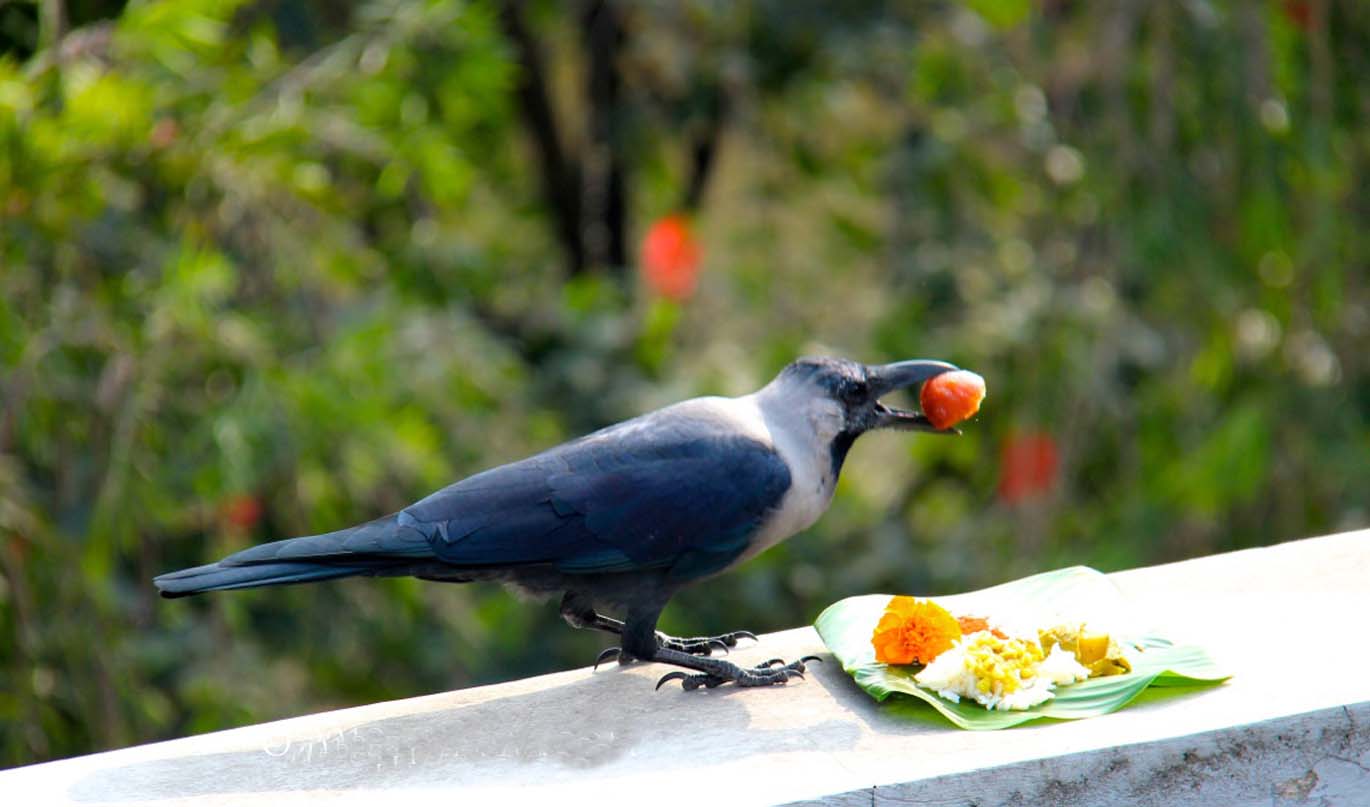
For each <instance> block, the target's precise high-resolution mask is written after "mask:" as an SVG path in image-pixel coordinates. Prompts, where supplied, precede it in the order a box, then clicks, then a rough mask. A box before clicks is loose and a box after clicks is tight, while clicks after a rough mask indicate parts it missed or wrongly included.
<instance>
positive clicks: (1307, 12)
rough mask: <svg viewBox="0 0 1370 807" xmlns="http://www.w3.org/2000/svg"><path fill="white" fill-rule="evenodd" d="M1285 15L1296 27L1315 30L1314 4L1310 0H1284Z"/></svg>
mask: <svg viewBox="0 0 1370 807" xmlns="http://www.w3.org/2000/svg"><path fill="white" fill-rule="evenodd" d="M1282 5H1283V7H1284V16H1285V18H1287V19H1288V20H1289V21H1290V22H1292V23H1293V24H1294V25H1295V26H1296V27H1298V28H1300V29H1302V30H1304V31H1311V30H1313V4H1312V3H1310V2H1308V0H1284V3H1283V4H1282Z"/></svg>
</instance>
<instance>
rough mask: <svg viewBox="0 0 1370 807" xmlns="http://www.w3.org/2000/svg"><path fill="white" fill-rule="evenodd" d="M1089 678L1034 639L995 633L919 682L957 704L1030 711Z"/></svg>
mask: <svg viewBox="0 0 1370 807" xmlns="http://www.w3.org/2000/svg"><path fill="white" fill-rule="evenodd" d="M1088 677H1089V670H1088V669H1086V668H1085V667H1083V666H1082V665H1081V664H1080V663H1079V662H1078V661H1076V659H1075V655H1074V654H1073V653H1071V652H1070V651H1068V650H1063V649H1062V648H1061V647H1060V646H1059V645H1058V646H1056V647H1053V648H1052V651H1051V653H1049V654H1048V653H1043V651H1042V646H1041V645H1040V644H1038V643H1037V642H1035V641H1032V640H1030V639H1020V638H1009V639H1000V638H999V637H998V636H995V635H994V634H993V633H991V632H989V631H985V630H982V631H976V632H975V633H972V634H970V635H969V636H965V637H963V638H962V639H960V640H959V641H958V642H956V644H954V645H952V647H951V649H950V650H947V651H944V652H943V653H942V654H941V655H939V656H938V657H937V658H935V659H933V661H932V663H931V664H929V665H928V666H926V667H924V668H923V671H922V672H920V673H918V675H916V676H914V680H915V681H917V682H918V684H919V685H921V686H923V687H926V688H928V689H931V690H933V691H934V692H936V693H937V694H938V695H940V696H942V697H944V698H946V699H947V700H949V701H952V702H954V703H959V702H960V700H961V698H963V697H964V698H971V699H974V700H975V701H976V702H977V703H979V704H981V705H983V706H984V707H985V708H986V709H1028V708H1031V707H1033V706H1036V705H1037V704H1039V703H1042V702H1044V701H1047V700H1049V699H1050V698H1051V697H1052V695H1053V692H1052V690H1053V688H1054V687H1055V686H1057V685H1058V684H1071V683H1074V682H1076V681H1083V680H1085V679H1086V678H1088Z"/></svg>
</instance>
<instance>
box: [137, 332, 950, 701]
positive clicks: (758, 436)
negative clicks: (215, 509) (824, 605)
mask: <svg viewBox="0 0 1370 807" xmlns="http://www.w3.org/2000/svg"><path fill="white" fill-rule="evenodd" d="M955 369H957V368H956V367H954V366H953V365H951V364H947V363H946V362H940V361H929V360H911V361H901V362H895V363H893V364H883V365H871V366H868V365H864V364H861V363H858V362H854V361H850V360H847V359H840V358H832V357H804V358H801V359H798V360H796V361H794V362H793V363H791V364H790V365H788V366H787V367H785V368H784V370H782V371H781V372H780V374H779V375H778V376H776V378H775V379H774V380H773V381H771V382H770V383H769V384H767V385H766V386H765V387H763V388H761V389H760V390H758V391H756V392H754V393H751V394H750V395H743V396H741V397H737V398H725V397H706V398H694V399H691V400H688V401H683V402H681V403H677V404H674V405H672V406H668V407H665V408H664V409H659V410H657V411H655V412H650V413H648V414H645V415H642V416H640V417H636V418H633V419H631V420H627V421H624V422H622V423H618V424H616V425H613V426H609V427H607V428H604V429H601V430H599V431H597V432H594V433H592V434H589V435H586V436H584V437H581V438H579V439H576V440H572V441H570V442H568V443H564V444H562V445H559V446H556V447H555V448H551V449H548V450H547V451H544V452H542V453H540V454H537V455H534V456H532V457H529V458H527V459H523V460H519V461H517V462H511V463H509V464H508V465H501V466H499V467H497V468H492V469H490V470H487V471H483V472H481V473H478V474H475V475H474V476H470V477H467V478H466V479H463V480H461V481H459V482H456V483H455V484H452V485H449V486H448V487H446V488H443V489H442V490H439V491H438V492H436V493H434V494H432V495H430V496H428V497H427V498H425V499H422V500H420V501H418V502H416V503H414V504H412V505H410V506H408V507H406V508H404V509H403V510H400V511H399V512H397V513H392V514H390V515H388V516H385V517H383V518H378V519H376V520H374V521H370V522H367V523H365V524H361V525H358V526H355V527H349V528H347V529H343V530H338V531H336V532H329V533H324V534H322V535H312V536H308V537H303V538H291V539H287V540H283V541H276V542H273V543H268V544H262V545H260V546H256V547H252V548H250V549H246V550H243V551H241V552H238V553H236V554H233V555H230V556H228V557H226V558H224V559H223V560H220V561H218V562H216V563H210V564H208V565H205V566H197V567H195V568H192V569H184V570H182V571H177V572H171V573H169V574H164V575H161V576H159V577H157V578H156V579H155V580H154V581H153V582H154V584H155V585H156V586H157V588H158V589H160V591H161V593H162V596H164V597H182V596H187V595H191V594H199V593H201V592H206V591H221V590H226V589H238V588H255V587H258V586H275V585H285V584H289V583H305V582H312V581H318V580H331V579H334V578H340V577H352V576H356V575H368V576H400V575H412V576H414V577H419V578H422V579H424V580H437V581H443V582H452V583H466V582H472V581H477V580H492V581H498V582H501V583H505V584H508V585H510V586H513V587H515V588H517V589H520V590H522V591H524V592H526V593H529V594H532V595H534V596H538V597H548V596H553V595H555V594H558V593H560V594H562V599H561V615H562V617H563V618H564V619H565V620H566V622H568V623H569V624H570V625H572V626H573V627H576V628H592V629H596V630H600V631H605V632H608V633H612V634H617V635H618V636H619V646H616V647H611V648H609V649H607V650H606V651H605V652H604V653H601V654H600V657H599V660H598V661H597V662H596V665H598V664H599V663H600V662H603V661H605V660H607V659H612V658H617V659H618V660H619V661H620V662H621V663H626V662H630V661H633V660H640V661H647V662H660V663H665V664H671V665H675V666H678V667H682V668H685V669H686V670H688V671H689V672H683V671H674V672H671V673H668V674H667V675H665V676H663V677H662V678H661V679H660V681H658V682H657V688H658V689H659V688H660V687H661V686H662V684H664V683H666V682H667V681H671V680H679V681H680V682H681V685H682V686H683V687H684V688H685V689H697V688H699V687H708V688H712V687H716V686H719V685H720V684H724V683H728V682H731V683H733V684H735V685H736V686H741V687H753V686H770V685H775V684H783V683H785V682H787V681H788V680H790V678H792V677H795V676H802V675H803V673H804V671H805V667H804V665H805V662H807V661H812V660H814V657H812V656H810V657H805V658H802V659H799V660H797V661H793V662H789V663H786V662H785V661H784V660H782V659H773V660H771V661H769V662H767V663H765V664H761V665H758V666H755V667H751V668H743V667H739V666H738V665H736V664H733V663H731V662H728V661H726V660H723V659H720V658H714V657H713V656H712V651H713V649H715V648H722V649H724V650H725V651H726V649H727V648H729V647H733V646H735V645H736V644H737V642H738V640H739V639H742V638H748V639H755V638H756V637H755V636H754V635H753V634H751V633H750V632H748V631H741V630H739V631H732V632H729V633H724V634H720V635H718V636H708V637H697V638H683V639H682V638H675V637H671V636H667V635H665V634H663V633H660V632H658V631H657V629H656V625H657V619H658V617H659V616H660V614H661V611H662V609H663V608H664V607H665V606H666V603H667V601H668V600H670V598H671V597H672V596H673V595H674V594H675V593H676V592H677V591H679V590H680V589H681V588H682V587H683V586H686V585H689V584H691V583H695V582H697V581H700V580H704V579H706V578H709V577H712V576H714V575H717V574H719V573H721V572H724V571H726V570H728V569H730V568H732V567H733V566H736V565H737V564H739V563H741V562H742V561H745V560H747V559H748V558H751V557H753V556H754V555H756V554H757V553H759V552H762V551H763V550H765V549H766V548H768V547H770V546H773V545H774V544H776V543H777V542H779V541H782V540H784V539H786V538H788V537H790V536H791V535H794V534H795V533H797V532H799V531H800V530H803V529H805V528H807V527H808V526H809V525H811V524H813V523H814V521H816V520H817V519H818V517H819V516H821V515H822V514H823V512H824V511H825V510H826V509H827V507H828V504H829V502H830V501H831V500H832V494H833V488H834V487H835V485H836V483H837V476H838V474H839V473H840V472H841V470H842V463H843V461H844V460H845V459H846V456H847V452H848V450H849V449H850V448H851V446H852V443H853V442H854V441H855V440H856V438H858V437H860V436H861V435H862V434H865V433H866V432H868V431H872V430H875V429H903V430H915V431H927V432H940V433H954V430H952V429H946V430H939V429H937V428H935V427H934V426H932V424H930V423H929V422H928V420H927V418H926V417H924V416H923V415H922V414H920V413H916V412H909V411H904V410H900V409H895V408H892V407H889V406H886V405H885V404H883V403H881V402H880V398H881V396H883V395H886V394H887V393H890V392H892V391H895V390H899V389H903V388H906V387H911V386H913V385H915V384H918V383H921V382H923V381H926V380H927V379H929V378H932V377H934V376H937V375H939V374H941V373H944V372H948V371H951V370H955ZM615 610H617V611H618V612H619V613H621V614H622V615H623V619H622V621H620V620H618V619H614V618H612V617H610V616H607V615H605V613H601V611H609V612H612V611H615Z"/></svg>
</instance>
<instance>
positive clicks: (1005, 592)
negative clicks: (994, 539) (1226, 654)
mask: <svg viewBox="0 0 1370 807" xmlns="http://www.w3.org/2000/svg"><path fill="white" fill-rule="evenodd" d="M889 599H890V595H888V594H870V595H866V596H862V597H849V598H847V599H845V600H842V601H840V602H837V603H834V604H833V605H830V606H829V607H828V608H827V609H826V610H824V611H823V613H822V614H820V615H819V616H818V620H817V621H816V622H815V623H814V627H815V628H817V629H818V634H819V636H821V637H823V641H824V643H825V644H827V646H828V649H829V650H831V651H832V653H833V655H834V656H836V657H837V660H838V661H840V662H841V664H842V669H844V670H846V671H847V672H848V673H849V674H850V675H851V676H852V678H853V679H854V680H855V681H856V684H857V686H859V687H861V688H862V689H864V690H865V691H866V692H867V693H869V694H870V696H871V697H873V698H875V699H876V700H877V701H880V702H882V703H885V707H884V708H886V709H887V710H889V711H890V712H891V713H892V714H898V715H900V716H906V717H911V718H920V719H921V718H925V717H926V716H927V709H926V708H924V707H922V706H921V705H919V704H918V703H917V701H915V700H910V698H909V697H898V696H911V697H912V698H916V699H917V700H921V701H923V702H924V703H926V704H928V705H930V706H932V708H933V709H935V710H937V711H938V712H939V713H941V714H942V716H943V717H945V718H946V719H947V720H950V721H951V722H952V723H954V724H956V725H957V726H960V727H961V728H963V729H974V730H980V731H984V730H992V729H1004V728H1009V727H1011V726H1017V725H1019V724H1022V723H1026V722H1028V721H1031V720H1040V719H1042V718H1055V719H1058V720H1076V719H1079V718H1083V717H1094V716H1096V715H1103V714H1108V713H1109V712H1114V711H1117V710H1118V709H1121V708H1122V707H1124V706H1126V705H1127V704H1128V703H1131V702H1132V700H1133V699H1134V698H1136V697H1137V696H1138V695H1140V694H1141V693H1142V690H1144V689H1146V688H1147V687H1149V686H1156V687H1178V686H1192V685H1196V684H1216V683H1218V682H1221V681H1224V680H1226V679H1227V678H1228V677H1229V676H1228V675H1227V674H1226V673H1224V672H1222V670H1220V669H1219V668H1218V666H1217V665H1216V664H1214V663H1213V661H1212V659H1210V658H1209V657H1208V654H1207V653H1205V652H1204V650H1203V649H1202V648H1198V647H1194V646H1190V645H1175V644H1172V643H1171V642H1170V641H1168V640H1166V639H1164V638H1161V637H1159V636H1154V635H1149V634H1138V633H1132V632H1130V631H1129V632H1119V631H1118V628H1120V627H1123V626H1125V625H1127V623H1128V621H1129V615H1128V614H1127V613H1126V609H1125V605H1126V603H1125V602H1124V601H1123V597H1122V594H1121V593H1120V592H1119V591H1118V589H1117V588H1116V587H1115V586H1114V585H1113V583H1112V581H1110V580H1109V579H1108V577H1107V576H1105V575H1104V574H1102V573H1100V572H1098V571H1095V570H1094V569H1089V568H1086V567H1083V566H1075V567H1071V568H1068V569H1060V570H1057V571H1053V572H1046V573H1043V574H1038V575H1033V576H1032V577H1026V578H1023V579H1021V580H1015V581H1013V582H1011V583H1005V584H1003V585H1001V586H995V587H994V588H989V589H985V590H983V591H977V592H972V593H970V594H960V595H956V596H951V597H938V598H937V602H938V603H939V604H940V605H942V606H943V607H945V608H947V609H948V610H950V611H951V612H952V613H955V614H975V615H985V614H996V613H1022V612H1023V611H1032V610H1040V611H1042V612H1044V613H1059V614H1071V615H1081V616H1083V617H1087V618H1088V619H1089V620H1090V621H1091V622H1092V623H1095V624H1100V625H1108V626H1110V629H1111V630H1113V631H1115V635H1119V634H1120V633H1121V635H1132V636H1140V638H1136V639H1132V640H1130V643H1132V644H1135V645H1136V646H1137V648H1138V650H1136V651H1134V652H1130V653H1128V659H1129V660H1130V661H1131V662H1132V672H1131V673H1128V674H1127V675H1115V676H1110V677H1107V678H1093V679H1090V680H1088V681H1081V682H1080V683H1078V684H1070V685H1067V686H1062V687H1058V688H1057V689H1056V696H1055V697H1054V698H1052V699H1051V700H1049V701H1047V702H1045V703H1042V704H1039V705H1037V706H1034V707H1033V708H1031V709H1026V710H1023V711H990V710H988V709H985V708H984V707H983V706H981V705H980V704H978V703H974V702H965V701H963V702H961V703H952V702H951V701H948V700H945V699H944V698H942V697H940V696H938V695H937V694H936V693H934V692H931V691H929V690H926V689H923V688H922V687H920V686H918V685H917V684H916V683H915V682H914V680H913V677H914V675H915V674H916V673H917V672H918V668H915V667H906V666H891V665H888V664H881V663H879V662H877V661H876V660H875V649H874V647H872V646H871V641H870V640H871V634H872V633H873V632H874V630H875V625H876V623H877V622H879V621H880V615H881V614H882V613H883V612H884V610H885V605H886V604H887V603H888V602H889ZM891 696H896V697H891Z"/></svg>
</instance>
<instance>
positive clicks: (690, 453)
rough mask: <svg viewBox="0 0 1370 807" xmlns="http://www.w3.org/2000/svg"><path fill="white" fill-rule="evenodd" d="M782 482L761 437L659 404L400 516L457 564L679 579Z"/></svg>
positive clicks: (755, 514)
mask: <svg viewBox="0 0 1370 807" xmlns="http://www.w3.org/2000/svg"><path fill="white" fill-rule="evenodd" d="M789 486H790V474H789V470H788V468H787V467H786V466H785V463H784V461H783V460H781V459H780V457H779V456H778V455H777V454H776V453H775V450H774V449H773V448H771V447H770V446H768V445H766V444H764V443H762V442H760V441H759V440H756V439H753V438H751V437H747V436H745V435H742V434H739V433H738V432H736V431H735V430H731V429H729V428H727V424H726V423H724V422H721V421H719V420H715V419H713V418H710V417H706V416H699V415H686V414H681V413H679V412H676V413H664V412H663V413H654V414H652V415H647V416H644V417H642V418H637V419H635V420H632V421H628V422H626V423H623V424H619V425H618V426H614V427H610V428H609V429H605V430H603V431H601V432H597V433H595V434H593V435H590V436H588V437H585V438H582V439H580V440H576V441H574V442H571V443H567V444H566V445H563V446H559V447H557V448H554V449H552V450H550V451H547V452H545V453H543V454H539V455H537V456H534V457H530V458H528V459H526V460H522V461H520V462H515V463H511V464H509V465H505V466H501V467H499V468H495V469H492V470H489V471H486V472H484V473H481V474H477V475H475V476H472V477H470V478H468V479H465V480H462V481H461V482H458V483H456V484H454V485H451V486H449V487H447V488H444V489H443V490H441V491H438V492H437V493H435V494H433V495H432V496H429V497H428V498H426V499H424V500H422V501H420V502H418V503H416V504H414V505H412V506H410V507H408V508H406V509H405V510H404V511H402V512H401V513H400V515H399V520H400V524H402V525H404V526H406V527H410V528H412V529H414V530H417V531H418V532H420V533H423V534H425V535H427V536H428V538H429V540H430V542H431V544H432V547H433V554H434V555H435V556H436V557H437V558H438V559H440V560H442V561H443V562H445V563H448V564H451V565H453V566H457V567H465V568H499V567H509V566H520V565H526V564H551V565H554V566H555V567H556V568H558V569H560V570H562V571H564V572H568V573H596V572H622V571H632V570H638V569H648V568H669V569H670V570H671V575H672V576H673V577H675V578H677V579H689V578H693V577H698V576H702V575H706V574H710V573H712V572H715V571H718V570H720V569H722V568H724V567H726V566H727V565H728V564H729V563H730V562H731V561H732V560H733V559H734V558H736V557H737V556H738V555H739V554H741V553H742V552H743V551H744V550H745V549H746V548H747V545H748V543H749V541H750V539H751V538H752V536H753V535H754V534H755V533H756V531H757V529H758V528H759V527H760V525H761V524H762V522H763V521H764V519H765V517H766V515H767V514H768V513H769V512H770V511H771V510H772V509H774V508H775V507H777V506H778V505H779V503H780V500H781V499H782V498H783V497H784V495H785V492H786V491H787V490H788V489H789Z"/></svg>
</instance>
